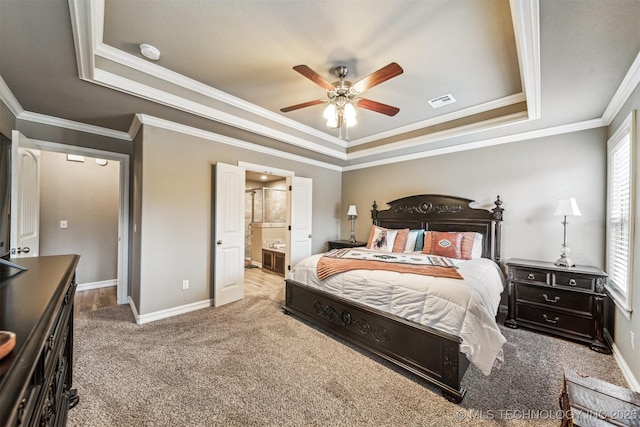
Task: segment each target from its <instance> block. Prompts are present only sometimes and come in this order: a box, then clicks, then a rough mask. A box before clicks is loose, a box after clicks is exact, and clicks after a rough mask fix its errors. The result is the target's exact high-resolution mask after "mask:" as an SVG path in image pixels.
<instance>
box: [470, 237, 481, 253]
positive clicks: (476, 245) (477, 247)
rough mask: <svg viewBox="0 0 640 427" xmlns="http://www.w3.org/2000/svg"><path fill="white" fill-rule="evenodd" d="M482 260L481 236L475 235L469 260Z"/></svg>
mask: <svg viewBox="0 0 640 427" xmlns="http://www.w3.org/2000/svg"><path fill="white" fill-rule="evenodd" d="M476 258H482V234H480V233H475V236H474V238H473V246H472V247H471V259H476Z"/></svg>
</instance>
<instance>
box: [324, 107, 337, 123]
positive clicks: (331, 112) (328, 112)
mask: <svg viewBox="0 0 640 427" xmlns="http://www.w3.org/2000/svg"><path fill="white" fill-rule="evenodd" d="M322 117H324V118H325V119H327V120H331V119H334V120H335V118H336V104H334V103H330V104H329V105H327V108H325V110H324V113H323V114H322Z"/></svg>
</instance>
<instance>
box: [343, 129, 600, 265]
mask: <svg viewBox="0 0 640 427" xmlns="http://www.w3.org/2000/svg"><path fill="white" fill-rule="evenodd" d="M605 138H606V136H605V129H603V128H601V129H594V130H589V131H583V132H576V133H571V134H565V135H557V136H553V137H548V138H541V139H534V140H529V141H522V142H515V143H510V144H505V145H497V146H492V147H486V148H480V149H475V150H470V151H463V152H460V153H453V154H447V155H442V156H435V157H427V158H424V159H417V160H412V161H407V162H403V163H395V164H390V165H386V166H378V167H373V168H368V169H361V170H354V171H349V172H346V173H345V174H344V176H343V186H342V209H341V213H343V214H344V215H343V216H344V218H345V220H344V222H343V226H342V236H343V237H344V236H348V235H349V230H350V224H349V222H348V221H347V219H346V212H347V208H348V206H349V205H350V204H356V205H357V208H358V213H359V217H358V219H357V220H356V238H357V239H359V240H366V238H367V237H368V234H369V228H370V227H371V219H370V213H369V212H370V209H371V204H372V202H373V201H374V200H375V201H377V203H378V209H381V210H382V209H386V208H387V206H386V202H388V201H392V200H395V199H398V198H401V197H404V196H410V195H413V194H426V193H435V194H446V195H454V196H461V197H466V198H468V199H472V200H475V201H476V202H478V203H479V205H480V207H483V208H492V207H493V201H494V200H495V199H496V196H497V195H500V198H501V199H502V200H503V202H504V204H503V205H502V207H503V208H504V209H505V212H504V222H503V226H502V227H503V239H502V249H503V250H502V259H503V260H506V259H508V258H512V257H519V258H528V259H538V260H546V261H555V260H556V259H557V258H558V257H559V255H560V245H561V244H562V237H563V236H562V232H563V230H562V224H561V221H562V218H560V217H554V216H553V212H554V210H555V208H556V204H557V201H558V199H560V198H567V197H575V198H576V199H577V202H578V205H579V207H580V210H581V211H582V216H581V217H576V218H571V219H569V229H568V242H569V246H570V248H571V254H572V258H573V259H574V260H575V261H576V262H578V263H580V264H589V265H595V266H597V267H600V268H603V267H604V244H603V242H604V217H605V211H604V200H605V169H606V162H605V143H604V140H605Z"/></svg>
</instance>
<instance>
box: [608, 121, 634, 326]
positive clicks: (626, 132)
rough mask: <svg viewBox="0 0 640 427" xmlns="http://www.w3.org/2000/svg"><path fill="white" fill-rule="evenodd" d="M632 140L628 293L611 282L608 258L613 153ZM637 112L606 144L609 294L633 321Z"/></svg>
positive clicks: (630, 152) (621, 125) (630, 157)
mask: <svg viewBox="0 0 640 427" xmlns="http://www.w3.org/2000/svg"><path fill="white" fill-rule="evenodd" d="M627 138H628V139H629V220H628V222H629V224H628V225H629V228H628V238H629V243H628V251H627V274H626V291H625V290H624V289H622V288H621V287H620V286H618V285H616V283H615V282H614V281H613V280H612V279H611V274H610V271H611V260H610V256H609V248H610V243H611V242H610V231H611V199H610V197H611V196H612V194H611V193H612V189H611V187H612V185H613V182H612V175H613V167H612V161H613V158H612V151H613V150H614V149H615V148H617V147H618V146H619V145H620V144H621V143H623V142H624V141H625V140H626V139H627ZM635 164H636V111H635V110H632V111H631V112H630V113H629V115H628V116H627V117H626V118H625V119H624V121H623V122H622V123H621V124H620V126H619V127H618V129H617V130H616V131H615V132H614V134H613V135H612V136H611V137H610V138H609V140H608V141H607V195H606V224H605V225H606V236H605V255H606V268H607V273H609V276H610V277H609V280H608V283H607V290H608V291H609V293H610V294H611V297H612V298H613V301H614V302H615V304H616V306H617V307H618V308H620V309H621V311H622V313H623V314H624V315H625V316H626V317H627V318H630V317H631V312H632V301H633V299H632V294H633V278H634V274H633V254H634V238H635V178H636V177H635V170H636V165H635Z"/></svg>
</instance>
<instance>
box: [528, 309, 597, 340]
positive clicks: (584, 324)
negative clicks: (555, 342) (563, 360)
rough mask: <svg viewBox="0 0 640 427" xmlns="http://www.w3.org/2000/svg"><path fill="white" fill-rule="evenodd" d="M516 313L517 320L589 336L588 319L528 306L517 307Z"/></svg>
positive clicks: (589, 320)
mask: <svg viewBox="0 0 640 427" xmlns="http://www.w3.org/2000/svg"><path fill="white" fill-rule="evenodd" d="M517 311H518V313H517V315H516V318H517V320H523V321H528V322H533V323H535V324H537V325H539V326H542V327H545V328H551V329H557V330H561V331H570V333H572V334H578V335H584V336H585V337H589V336H590V335H591V323H592V320H591V319H590V318H585V317H580V316H573V315H570V314H565V313H560V312H557V311H554V310H548V309H546V308H538V307H531V306H528V305H518V309H517Z"/></svg>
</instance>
